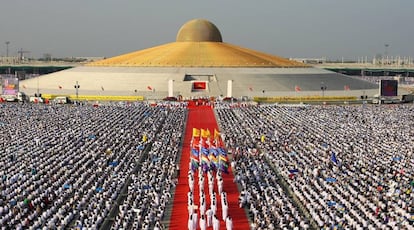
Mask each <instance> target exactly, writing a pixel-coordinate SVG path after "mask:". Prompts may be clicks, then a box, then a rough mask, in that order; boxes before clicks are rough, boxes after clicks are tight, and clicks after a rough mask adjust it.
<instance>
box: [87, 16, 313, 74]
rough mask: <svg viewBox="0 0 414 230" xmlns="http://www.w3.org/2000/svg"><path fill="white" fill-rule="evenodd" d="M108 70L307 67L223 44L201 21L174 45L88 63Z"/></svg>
mask: <svg viewBox="0 0 414 230" xmlns="http://www.w3.org/2000/svg"><path fill="white" fill-rule="evenodd" d="M87 65H88V66H107V67H124V66H125V67H126V66H128V67H272V68H275V67H276V68H277V67H281V68H292V67H308V66H307V65H305V64H303V63H300V62H296V61H292V60H289V59H286V58H282V57H278V56H274V55H270V54H266V53H263V52H259V51H255V50H251V49H247V48H244V47H240V46H235V45H232V44H229V43H225V42H222V38H221V34H220V31H219V30H218V29H217V27H216V26H215V25H214V24H213V23H211V22H209V21H207V20H204V19H194V20H191V21H189V22H187V23H185V24H184V25H183V26H182V27H181V28H180V30H179V31H178V33H177V40H176V42H171V43H167V44H164V45H159V46H155V47H152V48H148V49H144V50H139V51H135V52H131V53H127V54H122V55H119V56H116V57H112V58H108V59H103V60H100V61H96V62H92V63H89V64H87Z"/></svg>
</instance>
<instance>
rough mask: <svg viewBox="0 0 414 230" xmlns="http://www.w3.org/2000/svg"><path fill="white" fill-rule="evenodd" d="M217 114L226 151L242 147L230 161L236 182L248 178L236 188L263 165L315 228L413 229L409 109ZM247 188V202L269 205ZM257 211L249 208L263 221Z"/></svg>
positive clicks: (262, 109) (263, 109) (269, 109)
mask: <svg viewBox="0 0 414 230" xmlns="http://www.w3.org/2000/svg"><path fill="white" fill-rule="evenodd" d="M217 114H218V117H219V119H220V120H221V121H220V124H221V127H222V129H223V130H222V132H225V135H226V140H227V141H226V143H227V144H229V146H228V147H229V148H234V149H237V148H239V149H240V148H245V147H246V146H249V145H250V146H249V150H248V151H244V152H247V153H248V154H244V155H243V156H237V157H235V158H236V159H237V161H236V162H235V163H236V172H237V177H236V180H241V178H243V177H247V180H248V181H247V182H244V181H243V180H242V181H241V182H240V183H241V185H242V186H243V185H244V183H248V184H249V185H251V184H252V182H253V184H254V183H259V181H260V179H259V176H258V175H263V171H264V170H265V169H267V168H268V167H269V166H268V164H271V166H272V168H273V169H274V170H273V173H272V172H271V171H268V174H264V175H266V178H268V180H269V179H270V178H273V177H274V176H275V175H276V173H277V172H278V173H279V174H280V175H282V177H283V178H284V179H285V180H286V181H287V182H288V184H289V186H290V187H291V188H292V190H293V192H294V194H295V195H296V196H297V197H298V198H299V200H300V201H301V203H302V204H303V205H304V206H305V207H306V209H307V210H308V211H309V213H310V215H311V216H312V219H313V220H314V221H315V222H316V223H317V224H318V226H319V227H320V228H332V227H342V228H352V229H362V228H364V229H387V228H400V229H410V228H412V227H413V221H414V219H413V215H414V210H413V207H414V193H413V192H412V189H413V187H414V177H413V175H414V173H413V165H414V158H413V150H414V147H413V146H412V144H411V143H413V141H414V129H413V128H412V127H414V124H413V122H414V121H413V120H412V119H411V118H412V117H413V115H414V107H413V106H412V105H398V106H392V105H391V106H389V105H388V106H387V105H385V106H369V105H363V106H298V107H294V106H251V107H244V108H233V109H229V108H221V109H217ZM229 114H230V115H229ZM243 136H250V138H252V139H253V140H254V142H255V143H254V146H257V147H258V149H259V152H260V153H261V157H262V158H257V157H254V156H255V151H252V149H253V146H252V145H253V144H251V143H246V140H245V139H244V140H243V138H242V137H243ZM246 144H248V145H246ZM259 162H260V163H259ZM243 164H245V165H248V166H247V167H244V166H243ZM256 164H257V165H258V166H256ZM244 168H247V169H248V170H252V169H253V172H252V173H247V172H246V169H244ZM261 173H262V174H261ZM262 183H263V182H262ZM263 184H264V183H263ZM263 188H265V186H263ZM248 189H249V190H250V191H248V192H246V191H243V193H244V194H246V193H247V194H248V195H249V198H250V199H252V200H253V202H256V203H261V204H267V203H268V202H269V201H267V200H264V199H263V198H264V197H265V195H264V194H263V193H262V194H260V195H259V196H254V195H252V193H255V192H254V190H259V191H260V189H258V188H257V186H256V187H251V186H249V187H248ZM281 197H283V195H281V196H280V197H278V196H276V197H273V198H272V199H274V200H277V199H283V198H281ZM272 199H270V200H271V201H272V202H276V201H274V200H272ZM245 200H246V199H243V201H245ZM264 202H265V203H264ZM263 206H264V205H262V206H260V207H259V208H256V207H255V208H254V209H253V210H258V211H256V212H258V213H260V215H262V216H266V215H268V212H267V208H263ZM250 210H252V208H250ZM256 216H257V215H256ZM262 219H263V218H262ZM264 219H266V218H264ZM261 221H263V220H260V221H255V222H259V223H260V222H261ZM276 221H280V218H276ZM259 223H256V224H258V225H259ZM259 226H260V225H259Z"/></svg>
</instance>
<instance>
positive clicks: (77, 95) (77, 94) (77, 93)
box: [74, 81, 80, 100]
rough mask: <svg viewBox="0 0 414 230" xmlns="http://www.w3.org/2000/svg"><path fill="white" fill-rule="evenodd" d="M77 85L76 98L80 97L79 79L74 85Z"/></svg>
mask: <svg viewBox="0 0 414 230" xmlns="http://www.w3.org/2000/svg"><path fill="white" fill-rule="evenodd" d="M74 87H75V91H76V100H78V99H79V87H80V85H79V84H78V81H76V85H74Z"/></svg>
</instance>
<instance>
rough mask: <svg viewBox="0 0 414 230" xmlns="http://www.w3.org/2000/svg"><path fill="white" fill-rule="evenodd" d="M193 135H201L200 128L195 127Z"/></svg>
mask: <svg viewBox="0 0 414 230" xmlns="http://www.w3.org/2000/svg"><path fill="white" fill-rule="evenodd" d="M193 137H200V130H199V129H197V128H193Z"/></svg>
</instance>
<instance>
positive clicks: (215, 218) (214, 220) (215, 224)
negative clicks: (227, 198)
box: [213, 215, 220, 230]
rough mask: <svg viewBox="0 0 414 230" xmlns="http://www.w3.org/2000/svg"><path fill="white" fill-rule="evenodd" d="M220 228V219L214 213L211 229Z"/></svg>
mask: <svg viewBox="0 0 414 230" xmlns="http://www.w3.org/2000/svg"><path fill="white" fill-rule="evenodd" d="M219 229H220V220H219V219H218V218H217V216H216V215H214V216H213V230H219Z"/></svg>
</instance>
